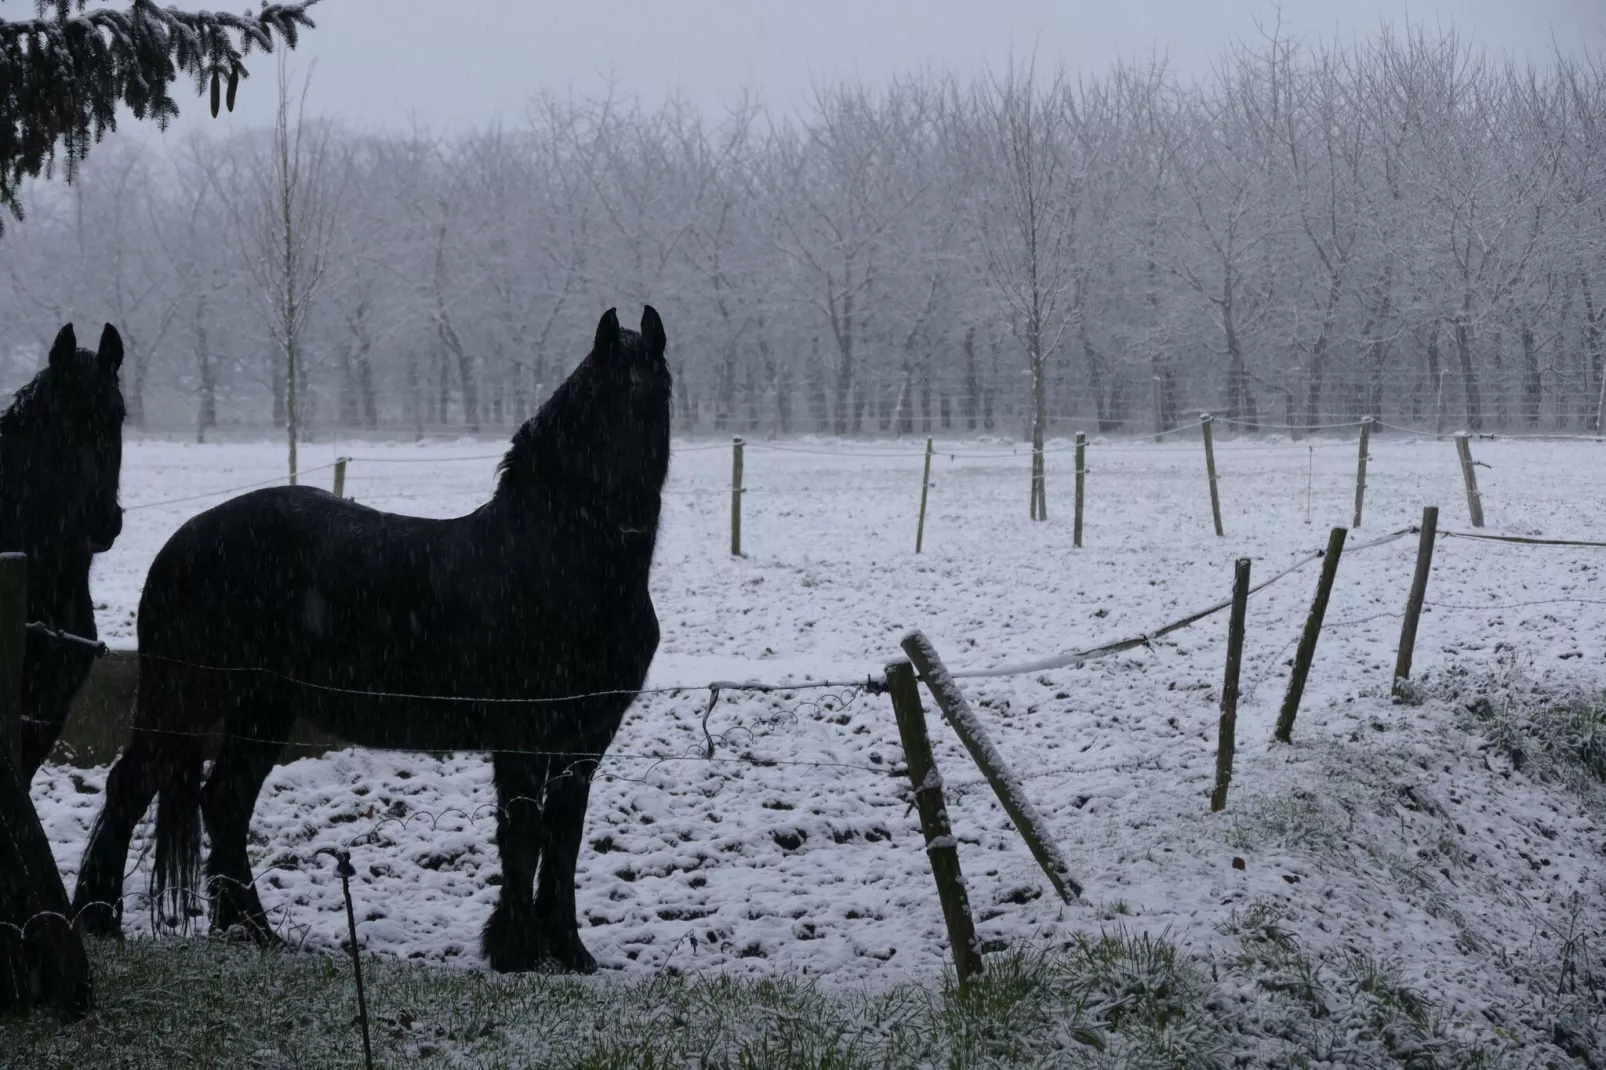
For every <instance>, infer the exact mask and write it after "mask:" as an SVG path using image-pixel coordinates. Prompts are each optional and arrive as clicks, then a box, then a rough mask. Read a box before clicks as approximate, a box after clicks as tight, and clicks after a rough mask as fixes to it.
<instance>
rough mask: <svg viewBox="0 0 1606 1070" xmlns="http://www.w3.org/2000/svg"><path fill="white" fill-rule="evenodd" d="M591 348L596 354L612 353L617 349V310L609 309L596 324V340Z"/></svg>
mask: <svg viewBox="0 0 1606 1070" xmlns="http://www.w3.org/2000/svg"><path fill="white" fill-rule="evenodd" d="M593 347H594V348H595V349H596V351H597V352H598V353H612V352H613V351H614V350H615V349H618V348H619V310H618V309H617V308H610V309H609V310H608V311H606V312H604V313H603V314H602V319H601V321H600V322H598V324H597V340H596V341H595V342H594V343H593Z"/></svg>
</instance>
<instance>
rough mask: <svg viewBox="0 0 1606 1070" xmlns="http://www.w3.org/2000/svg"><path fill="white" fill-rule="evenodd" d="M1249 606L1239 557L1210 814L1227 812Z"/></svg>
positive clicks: (1245, 568)
mask: <svg viewBox="0 0 1606 1070" xmlns="http://www.w3.org/2000/svg"><path fill="white" fill-rule="evenodd" d="M1248 604H1249V558H1247V557H1240V558H1239V559H1238V564H1237V565H1236V567H1234V569H1233V573H1232V618H1231V620H1230V621H1229V622H1228V624H1227V671H1226V674H1225V676H1224V677H1223V678H1222V681H1221V726H1220V729H1219V730H1218V732H1217V735H1216V790H1215V791H1213V792H1211V793H1210V811H1211V813H1215V812H1216V811H1218V810H1225V809H1226V808H1227V786H1228V785H1229V784H1231V783H1232V758H1233V754H1234V753H1235V752H1236V751H1237V749H1238V669H1239V667H1240V666H1242V665H1243V660H1244V610H1245V608H1246V607H1247V606H1248Z"/></svg>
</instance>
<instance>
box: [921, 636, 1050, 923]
mask: <svg viewBox="0 0 1606 1070" xmlns="http://www.w3.org/2000/svg"><path fill="white" fill-rule="evenodd" d="M903 652H904V653H905V654H908V655H909V660H910V661H912V662H913V663H914V666H915V668H916V669H918V670H919V671H920V678H921V679H922V680H924V681H925V682H926V688H927V689H928V690H929V691H930V692H931V697H932V698H934V699H936V700H937V708H938V709H940V710H942V714H943V718H944V719H945V720H946V721H947V722H948V724H949V726H950V727H951V728H952V729H953V730H954V734H955V735H957V736H958V737H959V741H960V742H961V743H963V744H964V745H965V749H966V750H967V751H969V752H970V757H971V759H972V760H973V761H975V763H976V765H977V767H978V768H979V769H981V771H982V775H983V776H985V777H986V778H987V783H988V784H991V785H992V788H993V794H995V795H997V796H998V801H999V802H1000V803H1001V804H1003V807H1004V813H1006V814H1008V815H1009V820H1010V821H1012V822H1013V823H1014V825H1015V828H1016V830H1017V831H1018V832H1019V833H1020V835H1021V839H1023V840H1025V841H1026V846H1027V848H1028V849H1029V850H1030V851H1031V852H1032V857H1033V858H1035V859H1037V864H1038V865H1039V866H1041V867H1043V872H1044V873H1045V874H1047V876H1048V882H1049V883H1050V884H1052V885H1053V886H1054V891H1055V892H1057V893H1058V894H1059V897H1060V898H1061V899H1063V900H1064V901H1065V902H1067V903H1069V902H1070V901H1071V900H1072V899H1074V898H1075V897H1077V896H1079V895H1081V894H1082V885H1081V884H1080V883H1078V882H1077V880H1076V879H1075V878H1074V877H1072V876H1071V871H1070V867H1069V866H1067V865H1066V864H1065V857H1064V856H1063V855H1061V854H1060V851H1059V848H1058V847H1057V846H1055V844H1054V841H1053V840H1052V839H1050V838H1049V835H1048V826H1047V825H1046V824H1045V823H1044V821H1043V819H1042V818H1041V817H1040V816H1038V813H1037V809H1036V808H1035V807H1033V806H1032V803H1031V800H1029V799H1028V798H1026V794H1025V792H1023V791H1022V790H1021V787H1020V781H1018V780H1016V779H1015V774H1014V773H1013V772H1011V771H1010V768H1009V766H1008V765H1007V764H1005V762H1004V758H1003V755H1001V754H999V753H998V748H997V747H995V746H993V741H992V739H991V738H989V737H988V735H987V730H986V729H985V728H983V727H982V726H981V721H980V720H979V719H978V718H977V717H976V714H975V713H974V712H973V711H972V710H971V708H970V703H968V702H966V701H965V696H964V694H963V693H962V692H961V691H960V690H959V688H958V687H957V686H955V684H954V681H953V677H951V676H949V675H948V670H947V669H946V668H945V667H944V666H943V664H942V659H941V658H939V657H938V656H937V651H936V650H935V649H933V648H932V645H931V640H929V639H927V638H926V637H925V635H924V634H923V633H922V632H919V631H913V632H910V633H909V634H908V635H906V636H904V637H903Z"/></svg>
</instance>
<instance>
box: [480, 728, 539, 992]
mask: <svg viewBox="0 0 1606 1070" xmlns="http://www.w3.org/2000/svg"><path fill="white" fill-rule="evenodd" d="M491 765H492V769H493V772H494V774H495V778H496V803H497V808H496V846H497V849H498V850H499V851H500V852H501V855H502V891H501V894H500V896H499V897H498V898H497V902H496V909H495V910H493V911H491V919H490V920H489V921H487V922H486V923H485V930H484V932H483V933H481V934H480V947H481V950H482V951H483V952H484V953H485V958H486V960H487V961H488V962H489V963H490V966H491V969H493V970H496V971H497V972H499V973H522V972H524V971H525V970H533V969H535V968H536V967H537V966H538V965H540V964H541V961H542V959H544V958H545V957H546V955H545V953H544V952H545V941H544V940H543V936H544V928H543V926H542V925H541V924H540V920H539V916H538V915H537V913H536V910H535V900H534V898H533V895H532V893H533V891H534V887H535V871H536V868H537V867H538V865H539V863H540V860H541V786H542V784H543V783H545V781H546V776H547V760H546V759H545V758H542V757H535V756H529V755H519V754H497V755H495V756H494V757H493V758H492V759H491Z"/></svg>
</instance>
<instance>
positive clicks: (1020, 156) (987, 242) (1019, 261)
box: [968, 60, 1082, 520]
mask: <svg viewBox="0 0 1606 1070" xmlns="http://www.w3.org/2000/svg"><path fill="white" fill-rule="evenodd" d="M1065 90H1066V81H1065V76H1064V73H1063V72H1061V71H1056V72H1055V74H1054V76H1053V77H1052V78H1051V79H1050V80H1049V82H1048V84H1047V85H1046V86H1043V87H1040V86H1039V85H1038V82H1037V78H1036V68H1035V63H1028V64H1026V65H1025V66H1024V67H1017V66H1016V65H1015V63H1014V61H1013V60H1011V62H1010V65H1009V67H1008V68H1007V69H1006V70H1005V72H1004V75H1003V77H1002V78H998V77H996V76H995V77H991V78H989V79H988V80H987V81H985V82H983V83H982V84H980V85H979V86H978V87H977V88H976V90H975V93H974V96H973V102H974V108H975V118H974V123H973V126H972V128H971V130H970V134H971V139H972V140H971V146H970V151H969V153H968V158H969V162H970V163H971V165H972V166H973V167H975V168H976V169H977V171H976V173H977V178H978V191H977V194H976V218H977V223H978V229H977V234H978V236H979V239H980V242H981V246H982V248H983V250H984V255H985V257H986V265H987V273H988V276H989V277H990V278H991V279H992V282H993V285H994V287H995V288H996V289H997V291H998V293H999V294H1000V295H1001V296H1002V298H1003V300H1004V302H1005V304H1006V305H1007V307H1008V309H1009V313H1010V324H1011V326H1012V328H1013V330H1014V332H1015V335H1016V337H1017V338H1018V339H1019V340H1020V341H1021V342H1022V344H1023V345H1024V346H1025V348H1026V368H1027V371H1028V373H1029V374H1030V376H1031V435H1032V484H1031V517H1032V519H1033V520H1047V519H1048V500H1047V495H1046V490H1045V485H1044V484H1045V474H1044V463H1043V461H1044V458H1043V439H1044V434H1045V432H1046V429H1047V424H1048V355H1049V353H1050V352H1052V351H1053V350H1054V349H1056V348H1058V346H1059V343H1060V335H1061V334H1062V333H1063V332H1064V329H1065V325H1066V324H1065V320H1064V319H1063V318H1061V317H1059V316H1058V315H1057V312H1058V311H1059V307H1060V304H1061V302H1062V301H1063V300H1064V299H1065V298H1066V297H1067V296H1068V294H1069V291H1070V289H1071V286H1072V284H1073V282H1074V278H1075V246H1076V239H1077V210H1078V207H1079V205H1080V199H1081V193H1082V190H1081V186H1082V180H1081V175H1080V173H1079V172H1078V170H1077V169H1076V165H1075V162H1074V161H1073V159H1072V154H1071V150H1072V146H1071V130H1070V119H1069V116H1068V115H1067V114H1066V111H1065V109H1064V102H1065Z"/></svg>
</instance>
